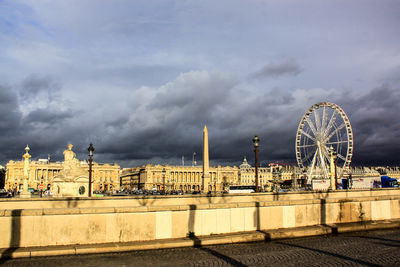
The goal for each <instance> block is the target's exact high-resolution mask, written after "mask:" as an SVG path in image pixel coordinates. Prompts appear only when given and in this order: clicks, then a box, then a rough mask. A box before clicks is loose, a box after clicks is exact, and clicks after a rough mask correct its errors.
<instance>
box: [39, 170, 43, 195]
mask: <svg viewBox="0 0 400 267" xmlns="http://www.w3.org/2000/svg"><path fill="white" fill-rule="evenodd" d="M40 197H43V175H42V179H41V180H40Z"/></svg>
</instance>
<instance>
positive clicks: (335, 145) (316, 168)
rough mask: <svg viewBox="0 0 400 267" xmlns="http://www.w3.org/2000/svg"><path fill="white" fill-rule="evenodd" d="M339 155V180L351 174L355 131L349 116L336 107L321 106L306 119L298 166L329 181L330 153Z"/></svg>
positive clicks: (298, 139)
mask: <svg viewBox="0 0 400 267" xmlns="http://www.w3.org/2000/svg"><path fill="white" fill-rule="evenodd" d="M332 150H334V151H335V152H336V153H337V161H336V162H337V165H336V166H337V177H338V178H340V177H341V176H342V175H343V172H344V171H346V170H348V168H349V166H350V162H351V157H352V156H353V131H352V129H351V125H350V121H349V119H348V118H347V115H346V113H344V111H343V110H342V109H341V108H340V107H339V106H338V105H336V104H333V103H329V102H321V103H318V104H315V105H313V106H312V107H311V108H309V109H308V110H307V111H306V113H305V114H304V115H303V117H302V119H301V121H300V124H299V127H298V129H297V134H296V158H297V164H298V165H299V167H300V168H301V169H303V170H306V169H307V173H308V179H307V182H308V183H310V182H311V179H312V177H313V175H314V177H315V176H317V177H325V178H327V177H329V173H330V170H329V164H330V153H331V152H332Z"/></svg>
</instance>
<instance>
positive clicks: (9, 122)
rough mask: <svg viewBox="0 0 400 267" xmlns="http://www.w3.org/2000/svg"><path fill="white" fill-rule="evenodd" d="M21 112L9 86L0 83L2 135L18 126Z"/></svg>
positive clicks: (0, 125) (0, 126) (0, 123)
mask: <svg viewBox="0 0 400 267" xmlns="http://www.w3.org/2000/svg"><path fill="white" fill-rule="evenodd" d="M20 118H21V113H20V111H19V109H18V99H17V96H16V94H15V93H14V92H13V91H12V89H11V87H8V86H4V85H0V130H1V132H2V136H3V137H7V134H8V133H10V132H13V131H14V130H15V129H17V128H18V127H19V122H20Z"/></svg>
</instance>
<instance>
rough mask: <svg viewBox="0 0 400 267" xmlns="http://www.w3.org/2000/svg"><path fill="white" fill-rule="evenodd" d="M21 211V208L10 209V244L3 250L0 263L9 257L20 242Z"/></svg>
mask: <svg viewBox="0 0 400 267" xmlns="http://www.w3.org/2000/svg"><path fill="white" fill-rule="evenodd" d="M21 213H22V210H12V211H11V238H10V246H9V248H8V249H6V250H4V251H3V253H2V255H1V258H0V264H3V263H4V262H6V261H7V260H9V259H11V257H12V254H13V253H14V252H15V251H16V250H17V249H18V248H19V246H20V242H21Z"/></svg>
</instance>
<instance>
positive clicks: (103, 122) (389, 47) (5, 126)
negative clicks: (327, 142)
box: [0, 0, 400, 167]
mask: <svg viewBox="0 0 400 267" xmlns="http://www.w3.org/2000/svg"><path fill="white" fill-rule="evenodd" d="M399 25H400V2H399V1H397V0H394V1H389V0H382V1H370V0H362V1H361V0H359V1H357V0H355V1H340V0H338V1H302V0H300V1H299V0H293V1H288V0H280V1H261V0H247V1H237V0H219V1H207V0H205V1H194V0H193V1H191V0H186V1H185V0H179V1H168V0H165V1H161V0H152V1H148V0H144V1H140V0H137V1H136V0H135V1H130V0H126V1H124V0H114V1H105V0H104V1H102V0H96V1H90V0H68V1H63V0H60V1H48V0H31V1H29V0H26V1H19V0H13V1H11V0H10V1H9V0H0V164H1V165H3V166H5V165H6V163H7V162H8V161H9V160H21V159H22V154H23V153H24V148H25V146H26V145H27V144H28V145H29V147H30V148H31V151H30V154H31V155H32V157H33V159H38V158H47V155H51V159H52V160H62V159H63V156H62V152H63V151H64V150H65V149H66V147H67V145H68V143H72V144H73V145H74V148H73V150H74V151H75V152H76V153H77V157H78V158H79V159H81V160H83V159H87V148H88V146H89V144H90V143H93V145H94V147H95V152H94V160H95V161H97V162H104V163H114V162H115V163H118V164H120V165H121V166H122V167H133V166H139V165H142V164H146V163H152V164H172V165H173V164H181V159H182V156H184V158H185V164H188V165H190V164H191V161H192V155H193V152H196V153H197V161H198V163H199V164H201V157H202V131H203V127H204V125H207V128H208V131H209V147H210V148H209V149H210V162H211V164H214V165H217V164H221V165H238V164H240V162H241V161H242V160H243V157H244V156H246V157H247V158H248V160H249V162H250V163H252V162H254V161H253V160H254V152H253V144H252V138H253V137H254V135H255V134H257V135H258V136H259V138H260V154H259V158H260V161H261V164H262V165H263V164H267V163H268V162H273V161H276V160H279V161H285V162H296V155H295V138H296V132H297V127H298V125H299V122H300V120H301V118H302V116H303V114H304V113H305V112H306V110H307V109H309V108H310V107H311V106H312V105H313V104H316V103H319V102H324V101H328V102H332V103H335V104H337V105H339V106H340V107H341V108H342V109H343V110H344V111H345V112H346V114H347V116H348V118H349V120H350V123H351V125H352V129H353V133H354V155H353V160H352V165H400V162H399V156H398V154H399V150H400V121H399V114H400V32H399V31H400V30H399V29H400V28H399Z"/></svg>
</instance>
